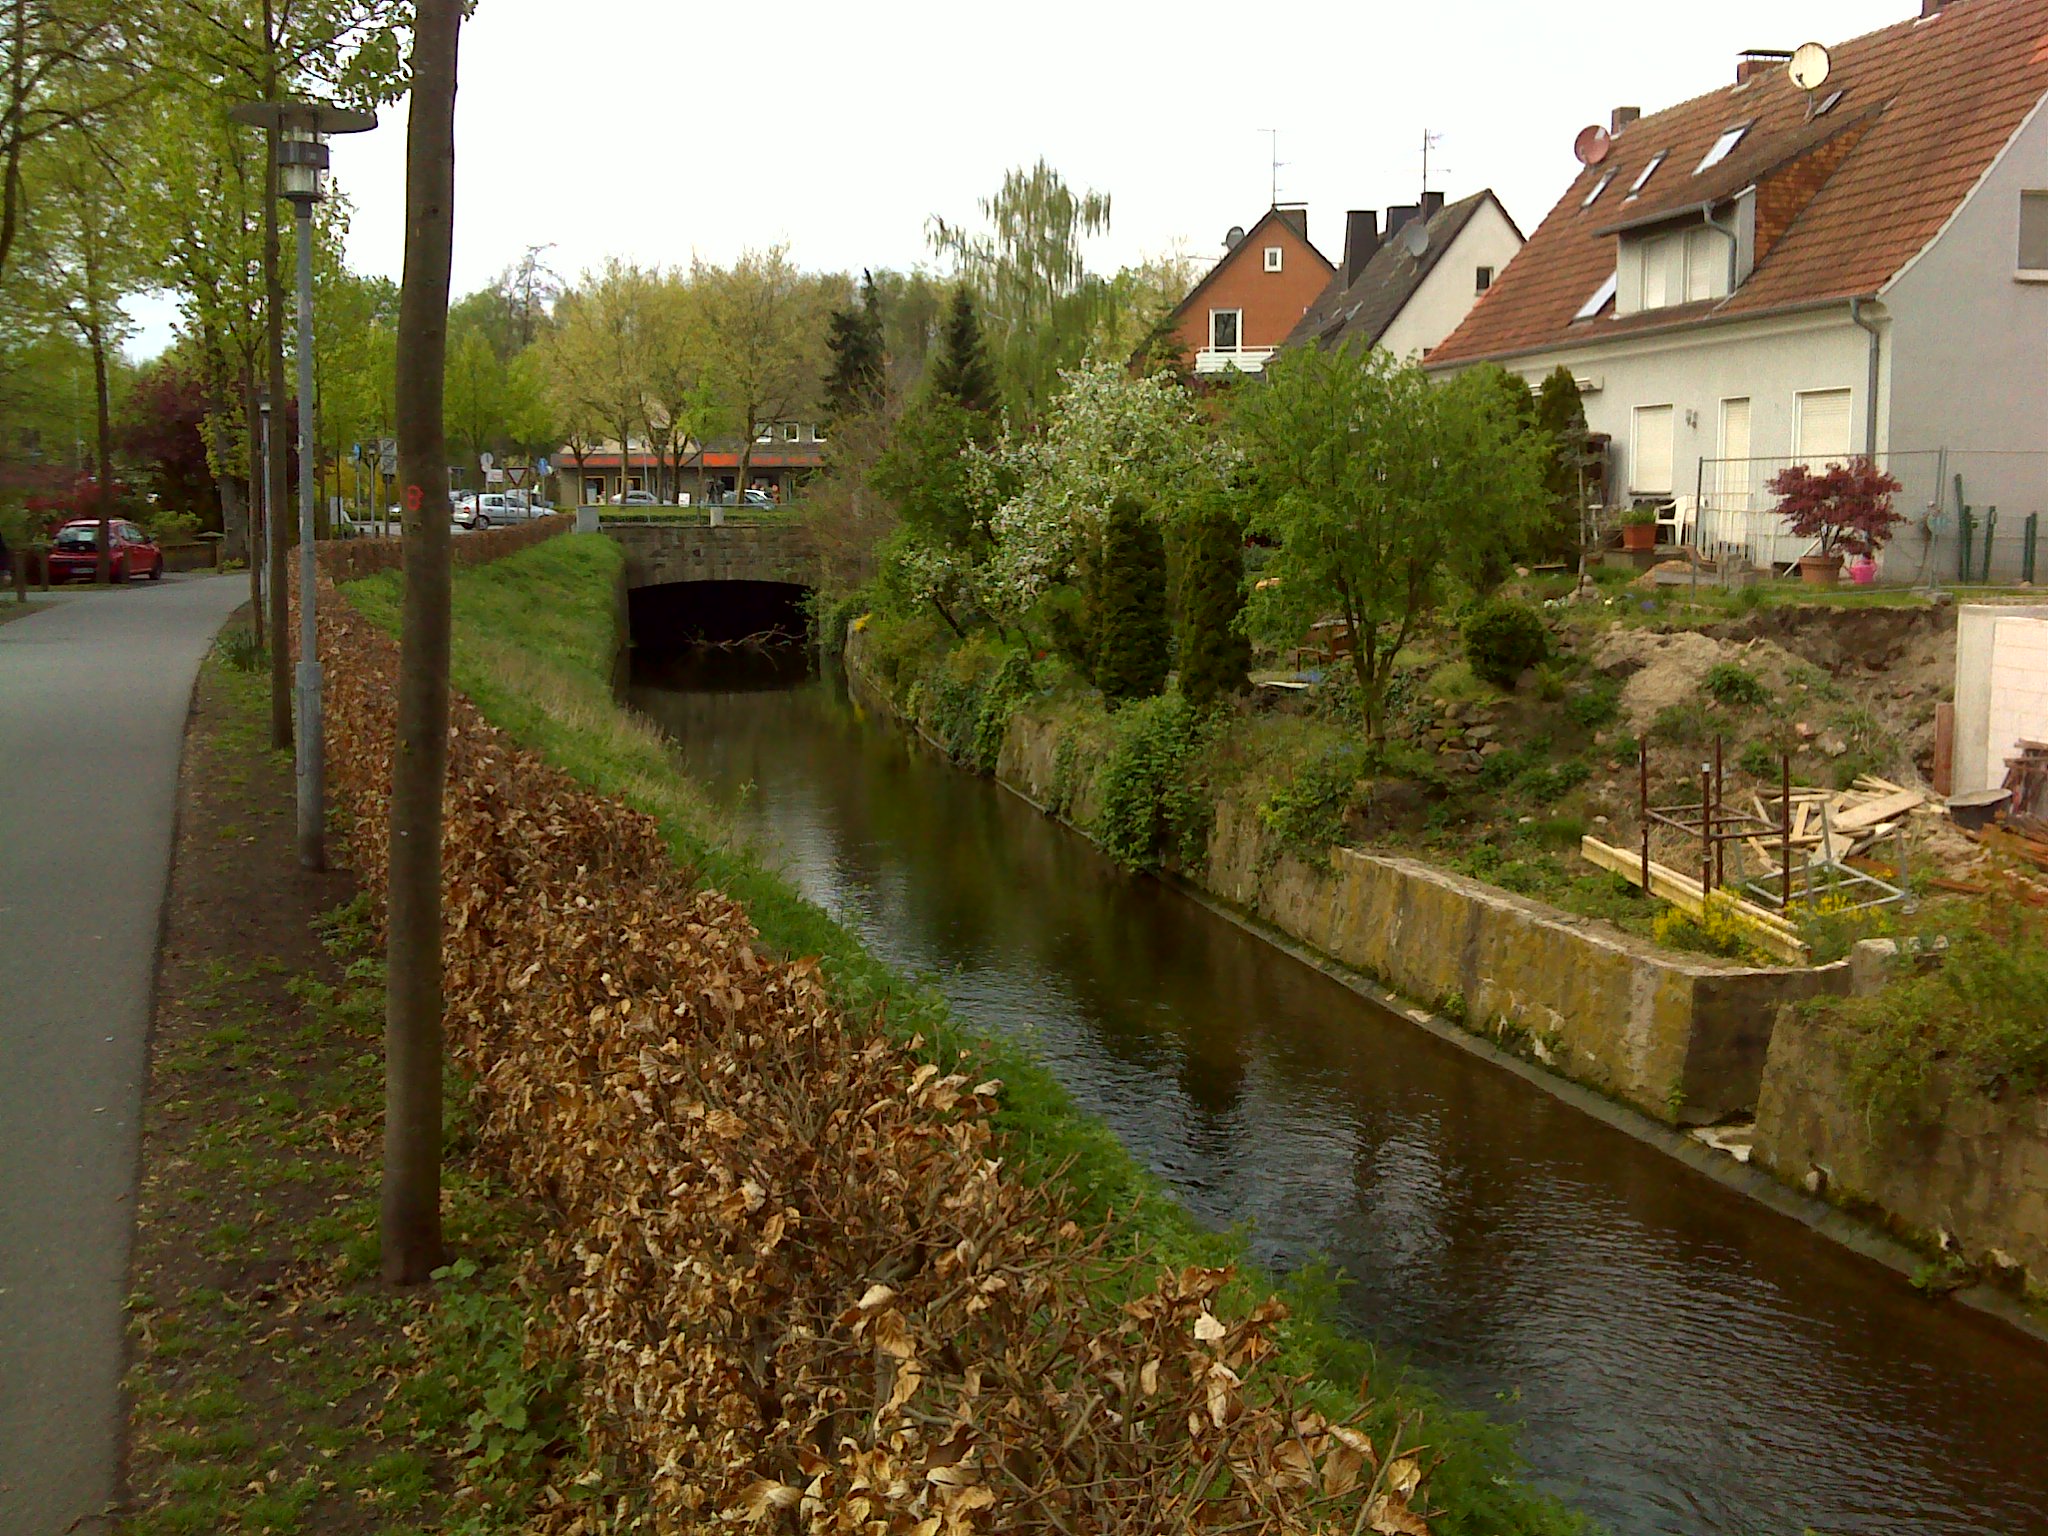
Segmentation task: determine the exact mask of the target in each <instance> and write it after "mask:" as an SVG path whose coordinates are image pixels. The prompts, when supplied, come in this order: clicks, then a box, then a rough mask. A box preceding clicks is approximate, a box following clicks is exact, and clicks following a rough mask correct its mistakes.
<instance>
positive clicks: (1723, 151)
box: [1692, 123, 1749, 176]
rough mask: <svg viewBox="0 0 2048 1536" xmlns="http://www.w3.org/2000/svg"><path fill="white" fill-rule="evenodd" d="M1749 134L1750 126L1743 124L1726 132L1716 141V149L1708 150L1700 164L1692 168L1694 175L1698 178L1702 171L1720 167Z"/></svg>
mask: <svg viewBox="0 0 2048 1536" xmlns="http://www.w3.org/2000/svg"><path fill="white" fill-rule="evenodd" d="M1747 132H1749V124H1747V123H1742V124H1739V125H1737V126H1736V127H1733V128H1729V129H1727V130H1725V131H1724V132H1723V133H1722V135H1721V137H1719V138H1718V139H1716V140H1714V147H1713V148H1712V149H1710V150H1708V151H1707V153H1706V155H1705V157H1704V158H1703V159H1702V160H1701V161H1700V163H1699V164H1698V165H1696V166H1694V167H1693V168H1692V173H1693V175H1695V176H1697V175H1699V173H1700V172H1701V171H1704V170H1707V169H1709V168H1710V167H1713V166H1716V165H1719V164H1720V163H1721V162H1722V161H1723V160H1726V159H1727V158H1728V157H1729V156H1730V155H1731V154H1733V153H1734V152H1735V146H1736V145H1738V144H1740V143H1741V142H1742V136H1743V135H1744V134H1745V133H1747Z"/></svg>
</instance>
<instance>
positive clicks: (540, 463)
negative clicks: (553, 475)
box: [533, 459, 548, 475]
mask: <svg viewBox="0 0 2048 1536" xmlns="http://www.w3.org/2000/svg"><path fill="white" fill-rule="evenodd" d="M533 470H534V473H535V474H537V475H544V474H546V473H547V472H548V461H547V460H546V459H535V460H534V461H533Z"/></svg>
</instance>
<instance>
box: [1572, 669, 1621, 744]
mask: <svg viewBox="0 0 2048 1536" xmlns="http://www.w3.org/2000/svg"><path fill="white" fill-rule="evenodd" d="M1564 712H1565V717H1566V718H1567V719H1569V720H1570V721H1572V723H1573V724H1575V725H1580V726H1583V727H1585V728H1586V729H1587V730H1589V731H1597V730H1599V729H1600V728H1601V727H1602V726H1608V725H1612V724H1614V722H1615V721H1616V720H1617V719H1619V718H1620V717H1621V684H1620V683H1618V682H1616V681H1615V680H1614V679H1613V678H1611V677H1595V678H1593V679H1592V680H1590V681H1589V682H1587V683H1586V684H1585V685H1584V686H1583V687H1581V688H1580V689H1579V690H1578V691H1577V692H1575V693H1573V694H1571V695H1570V696H1569V697H1567V698H1566V699H1565V701H1564Z"/></svg>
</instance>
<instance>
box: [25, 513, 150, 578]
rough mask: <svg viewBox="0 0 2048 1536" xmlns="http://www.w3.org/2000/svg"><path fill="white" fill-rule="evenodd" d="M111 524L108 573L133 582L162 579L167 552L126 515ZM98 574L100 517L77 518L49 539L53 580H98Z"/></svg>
mask: <svg viewBox="0 0 2048 1536" xmlns="http://www.w3.org/2000/svg"><path fill="white" fill-rule="evenodd" d="M108 527H109V528H111V529H112V530H113V535H114V542H113V548H112V550H111V554H112V557H113V558H112V561H111V564H110V566H109V570H108V574H109V575H110V576H111V577H112V578H113V579H114V580H115V581H118V582H128V581H133V580H134V579H135V578H136V577H137V576H147V577H148V578H149V579H150V580H151V581H161V580H163V575H164V552H163V551H162V550H160V549H158V548H157V547H156V541H155V540H154V539H152V538H151V537H150V536H149V535H148V534H146V533H144V532H143V531H142V530H141V529H140V528H138V527H136V526H135V524H133V523H131V522H129V521H128V520H127V519H125V518H119V517H117V518H115V519H114V520H113V521H112V522H111V523H109V524H108ZM99 574H100V525H99V519H97V518H91V517H81V518H75V519H73V520H72V521H71V522H68V523H66V524H65V525H64V526H63V527H61V528H59V529H58V530H57V534H56V537H55V538H53V539H52V540H51V541H50V580H51V581H52V582H53V583H54V582H59V581H96V580H98V579H99Z"/></svg>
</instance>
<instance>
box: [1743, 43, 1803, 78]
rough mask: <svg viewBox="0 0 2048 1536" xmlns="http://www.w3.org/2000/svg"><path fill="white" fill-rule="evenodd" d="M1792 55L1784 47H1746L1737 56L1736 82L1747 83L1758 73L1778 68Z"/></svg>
mask: <svg viewBox="0 0 2048 1536" xmlns="http://www.w3.org/2000/svg"><path fill="white" fill-rule="evenodd" d="M1791 57H1792V55H1791V52H1790V51H1789V50H1787V49H1784V48H1745V49H1743V50H1742V52H1740V53H1738V54H1737V55H1736V56H1735V83H1736V84H1737V85H1747V84H1749V82H1750V81H1751V80H1753V79H1755V78H1756V77H1757V76H1758V75H1761V74H1765V73H1767V72H1769V71H1770V70H1773V69H1777V68H1779V67H1780V66H1781V65H1783V64H1784V63H1785V62H1786V61H1787V60H1788V59H1790V58H1791Z"/></svg>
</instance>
